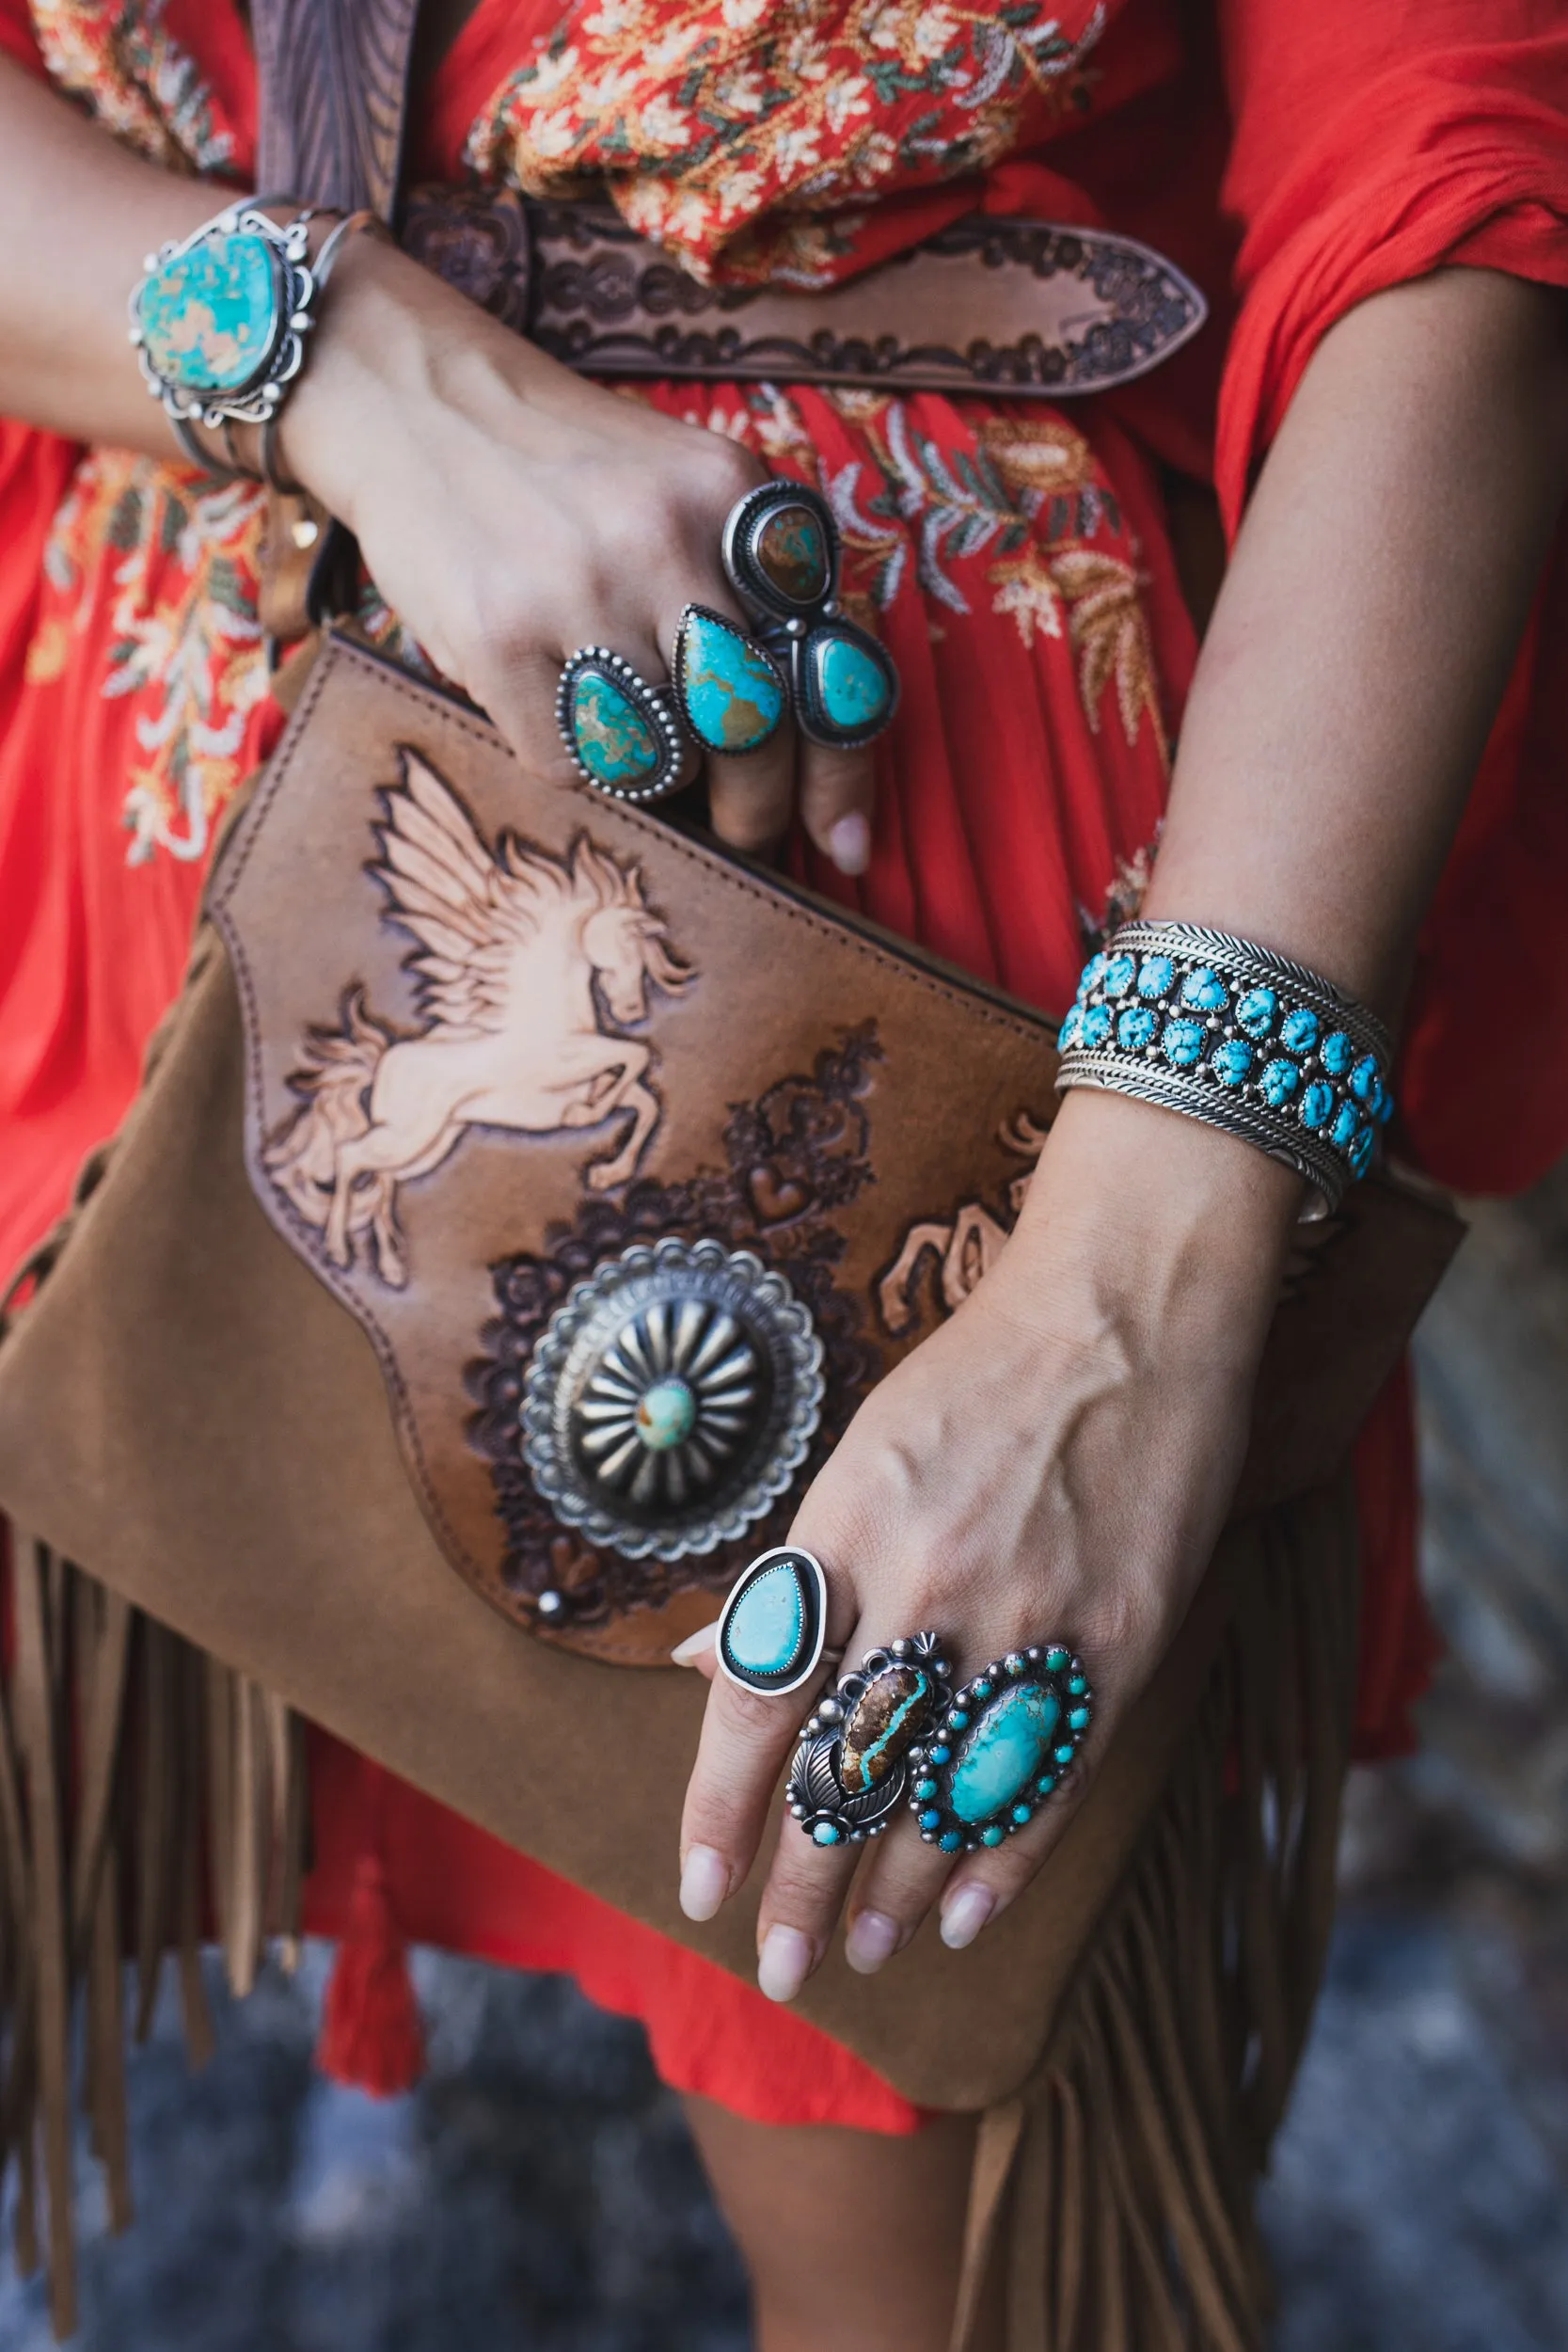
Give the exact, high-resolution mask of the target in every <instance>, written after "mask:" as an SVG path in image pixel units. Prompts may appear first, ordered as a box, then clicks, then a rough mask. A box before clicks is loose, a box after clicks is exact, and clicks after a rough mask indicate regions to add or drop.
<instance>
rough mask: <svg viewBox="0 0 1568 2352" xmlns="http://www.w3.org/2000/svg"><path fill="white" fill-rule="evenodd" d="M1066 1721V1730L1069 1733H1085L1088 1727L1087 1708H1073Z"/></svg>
mask: <svg viewBox="0 0 1568 2352" xmlns="http://www.w3.org/2000/svg"><path fill="white" fill-rule="evenodd" d="M1067 1721H1068V1729H1069V1731H1087V1729H1088V1727H1089V1710H1088V1708H1086V1707H1075V1708H1073V1710H1072V1712H1071V1714H1070V1715H1069V1717H1068V1719H1067Z"/></svg>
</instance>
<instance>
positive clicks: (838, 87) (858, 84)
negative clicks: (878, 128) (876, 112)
mask: <svg viewBox="0 0 1568 2352" xmlns="http://www.w3.org/2000/svg"><path fill="white" fill-rule="evenodd" d="M823 103H824V110H825V112H826V114H827V117H828V128H829V130H830V131H842V130H843V128H844V126H845V124H846V123H847V122H850V121H852V120H853V119H854V118H855V116H856V115H863V114H869V113H870V111H871V85H870V83H869V82H868V81H867V80H866V78H865V76H864V74H863V73H846V74H845V75H844V76H843V77H842V79H838V80H834V81H833V82H832V83H830V85H829V87H828V94H827V97H826V99H825V100H824V102H823Z"/></svg>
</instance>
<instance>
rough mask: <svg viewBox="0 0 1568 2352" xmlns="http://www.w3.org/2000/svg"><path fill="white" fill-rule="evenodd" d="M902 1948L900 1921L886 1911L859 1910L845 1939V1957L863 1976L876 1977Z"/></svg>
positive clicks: (850, 1923)
mask: <svg viewBox="0 0 1568 2352" xmlns="http://www.w3.org/2000/svg"><path fill="white" fill-rule="evenodd" d="M897 1949H898V1922H897V1920H896V1919H890V1918H889V1917H888V1915H887V1913H886V1912H885V1911H862V1912H858V1913H857V1914H856V1915H855V1916H854V1918H853V1919H851V1920H850V1922H849V1930H848V1933H847V1935H846V1936H845V1939H844V1957H845V1959H846V1960H847V1962H848V1963H849V1965H850V1967H851V1968H854V1969H858V1971H859V1972H860V1974H861V1975H862V1976H863V1977H870V1976H875V1974H876V1972H877V1970H878V1969H879V1967H880V1966H881V1964H882V1963H883V1961H884V1960H891V1959H892V1958H893V1955H894V1953H895V1951H896V1950H897Z"/></svg>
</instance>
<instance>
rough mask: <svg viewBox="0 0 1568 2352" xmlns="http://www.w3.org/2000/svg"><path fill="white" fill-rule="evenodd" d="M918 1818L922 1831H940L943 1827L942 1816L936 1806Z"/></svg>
mask: <svg viewBox="0 0 1568 2352" xmlns="http://www.w3.org/2000/svg"><path fill="white" fill-rule="evenodd" d="M918 1818H919V1821H920V1826H921V1828H922V1829H940V1828H941V1826H942V1815H941V1814H940V1813H939V1812H938V1811H937V1808H936V1806H935V1805H931V1806H930V1807H929V1808H928V1809H927V1811H926V1812H924V1813H922V1814H921V1815H920V1816H919V1817H918Z"/></svg>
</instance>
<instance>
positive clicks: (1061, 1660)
mask: <svg viewBox="0 0 1568 2352" xmlns="http://www.w3.org/2000/svg"><path fill="white" fill-rule="evenodd" d="M1067 1663H1068V1653H1067V1651H1066V1650H1065V1649H1062V1648H1061V1647H1059V1646H1058V1645H1055V1644H1053V1645H1052V1647H1051V1648H1050V1649H1048V1650H1047V1651H1046V1653H1045V1670H1046V1673H1047V1674H1053V1675H1059V1674H1060V1673H1061V1671H1062V1669H1063V1667H1064V1666H1065V1665H1066V1664H1067Z"/></svg>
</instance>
